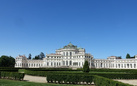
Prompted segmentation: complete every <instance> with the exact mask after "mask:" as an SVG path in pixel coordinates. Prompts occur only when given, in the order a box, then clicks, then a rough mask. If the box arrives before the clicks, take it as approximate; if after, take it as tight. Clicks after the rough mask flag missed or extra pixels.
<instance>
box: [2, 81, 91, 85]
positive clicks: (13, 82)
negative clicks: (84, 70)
mask: <svg viewBox="0 0 137 86" xmlns="http://www.w3.org/2000/svg"><path fill="white" fill-rule="evenodd" d="M0 86H89V85H70V84H69V85H67V84H51V83H34V82H26V81H14V80H5V79H0ZM90 86H92V85H90Z"/></svg>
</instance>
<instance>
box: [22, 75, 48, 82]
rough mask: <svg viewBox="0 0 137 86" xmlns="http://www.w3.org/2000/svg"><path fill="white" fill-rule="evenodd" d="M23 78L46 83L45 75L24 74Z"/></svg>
mask: <svg viewBox="0 0 137 86" xmlns="http://www.w3.org/2000/svg"><path fill="white" fill-rule="evenodd" d="M23 80H25V81H28V82H39V83H47V80H46V77H41V76H31V75H25V76H24V79H23Z"/></svg>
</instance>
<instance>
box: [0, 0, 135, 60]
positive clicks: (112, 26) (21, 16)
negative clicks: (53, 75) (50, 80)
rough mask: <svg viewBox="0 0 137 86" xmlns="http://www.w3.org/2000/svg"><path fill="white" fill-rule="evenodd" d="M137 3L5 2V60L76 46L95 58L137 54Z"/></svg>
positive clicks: (1, 9) (1, 43)
mask: <svg viewBox="0 0 137 86" xmlns="http://www.w3.org/2000/svg"><path fill="white" fill-rule="evenodd" d="M136 3H137V0H0V56H1V55H11V56H13V57H16V56H18V55H19V54H21V55H22V54H25V55H26V56H28V54H29V53H31V54H32V57H34V56H35V55H38V54H40V52H44V53H45V54H46V53H54V52H55V50H56V49H58V48H62V47H63V46H64V45H67V44H68V43H69V42H71V43H72V44H74V45H77V46H78V47H83V48H85V49H86V52H87V53H91V54H92V55H93V56H94V58H98V59H105V58H107V57H108V56H112V55H113V56H122V58H125V56H126V54H127V53H129V54H130V55H131V56H133V55H136V54H137V38H136V37H137V33H136V32H137V5H136Z"/></svg>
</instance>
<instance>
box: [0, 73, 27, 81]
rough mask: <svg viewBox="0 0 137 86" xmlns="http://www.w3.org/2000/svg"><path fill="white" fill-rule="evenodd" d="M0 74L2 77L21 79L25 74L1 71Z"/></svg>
mask: <svg viewBox="0 0 137 86" xmlns="http://www.w3.org/2000/svg"><path fill="white" fill-rule="evenodd" d="M0 75H1V78H3V79H12V80H23V78H24V75H25V74H24V73H18V72H1V73H0Z"/></svg>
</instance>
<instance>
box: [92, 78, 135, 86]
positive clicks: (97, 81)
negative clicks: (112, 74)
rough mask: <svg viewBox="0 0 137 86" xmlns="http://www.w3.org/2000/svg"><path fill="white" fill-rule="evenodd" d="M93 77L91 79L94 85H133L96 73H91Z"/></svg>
mask: <svg viewBox="0 0 137 86" xmlns="http://www.w3.org/2000/svg"><path fill="white" fill-rule="evenodd" d="M93 77H94V78H93V81H94V84H95V85H96V86H133V85H129V84H125V83H122V82H118V81H114V80H111V79H108V78H105V77H101V76H97V75H93Z"/></svg>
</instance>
